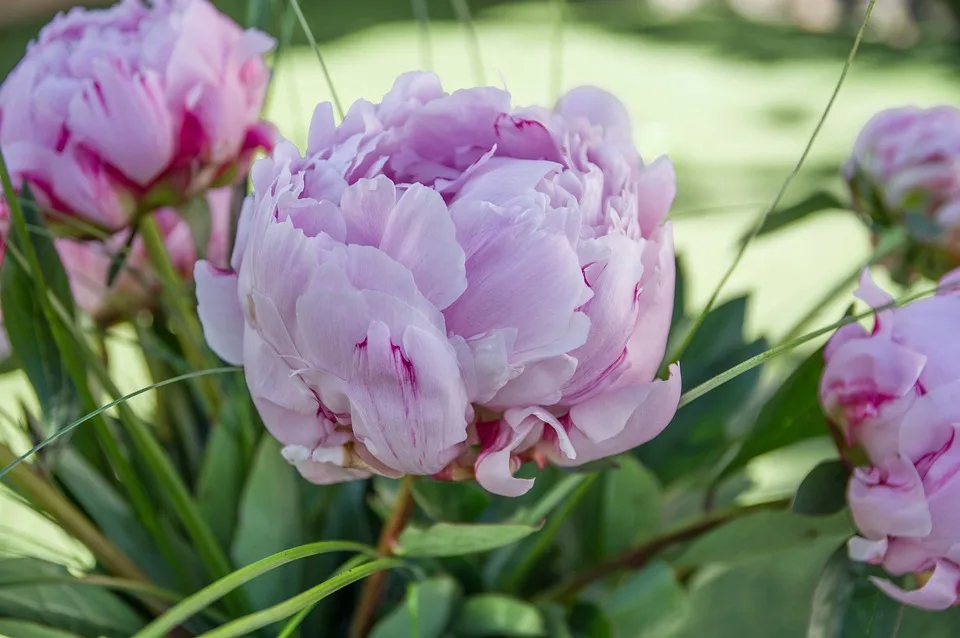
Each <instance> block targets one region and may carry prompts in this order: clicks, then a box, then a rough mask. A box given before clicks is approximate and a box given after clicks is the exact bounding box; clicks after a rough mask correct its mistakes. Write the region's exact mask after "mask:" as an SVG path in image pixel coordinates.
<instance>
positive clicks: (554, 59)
mask: <svg viewBox="0 0 960 638" xmlns="http://www.w3.org/2000/svg"><path fill="white" fill-rule="evenodd" d="M553 12H554V17H553V38H552V39H551V41H550V95H551V97H552V99H553V100H554V101H556V100H559V99H560V92H561V91H563V32H564V29H565V27H566V17H567V2H566V0H553Z"/></svg>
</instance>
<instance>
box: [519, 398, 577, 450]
mask: <svg viewBox="0 0 960 638" xmlns="http://www.w3.org/2000/svg"><path fill="white" fill-rule="evenodd" d="M503 420H504V421H506V422H507V423H508V424H510V426H511V427H512V428H514V429H519V428H520V427H521V425H522V424H523V423H524V422H525V421H528V420H533V421H534V422H535V423H543V424H544V425H549V426H550V427H551V428H552V429H553V431H554V433H555V434H556V436H557V446H558V447H559V448H560V451H561V452H563V455H564V456H566V457H567V458H568V459H576V458H577V452H576V450H574V449H573V445H572V444H571V442H570V438H569V437H568V436H567V431H566V429H565V428H564V427H563V425H561V424H560V421H559V420H558V419H557V417H555V416H554V415H552V414H551V413H550V412H548V411H546V410H544V409H543V408H541V407H539V406H535V407H530V408H511V409H509V410H507V411H506V412H504V413H503Z"/></svg>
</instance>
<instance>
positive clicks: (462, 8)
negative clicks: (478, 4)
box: [450, 0, 487, 85]
mask: <svg viewBox="0 0 960 638" xmlns="http://www.w3.org/2000/svg"><path fill="white" fill-rule="evenodd" d="M450 4H451V5H452V6H453V12H454V13H456V14H457V18H458V19H459V20H460V22H462V23H463V28H464V29H465V30H466V32H467V50H468V51H469V52H470V64H471V66H473V75H474V78H475V80H476V82H477V84H478V85H483V84H484V83H485V82H486V77H487V74H486V72H485V71H484V69H483V55H482V54H481V53H480V40H479V39H478V38H477V31H476V29H475V28H474V25H473V17H472V16H471V15H470V5H468V4H467V0H450Z"/></svg>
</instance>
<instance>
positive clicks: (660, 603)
mask: <svg viewBox="0 0 960 638" xmlns="http://www.w3.org/2000/svg"><path fill="white" fill-rule="evenodd" d="M600 606H601V608H602V609H603V611H604V614H605V616H606V617H607V618H608V619H609V620H610V624H611V626H612V627H613V634H614V635H615V636H632V637H634V638H658V637H659V636H669V635H672V634H673V632H674V631H675V630H676V629H677V627H678V626H679V625H680V624H681V623H682V622H683V619H684V617H685V616H686V614H687V612H688V609H689V601H688V600H687V595H686V593H685V592H684V590H683V587H681V586H680V583H678V582H677V580H676V577H675V576H674V573H673V570H672V569H671V568H670V566H669V565H667V564H666V563H664V562H662V561H657V562H655V563H653V564H651V565H649V566H648V567H646V568H645V569H643V570H642V571H640V572H636V573H634V574H631V576H630V577H629V578H628V579H626V580H625V581H623V582H622V583H621V584H620V585H618V586H617V588H616V589H614V590H613V592H612V593H610V594H609V595H608V596H601V598H600Z"/></svg>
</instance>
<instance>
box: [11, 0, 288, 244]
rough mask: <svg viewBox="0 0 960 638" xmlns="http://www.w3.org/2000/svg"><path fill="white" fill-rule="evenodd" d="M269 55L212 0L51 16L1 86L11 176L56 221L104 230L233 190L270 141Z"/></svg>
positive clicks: (257, 36) (267, 43)
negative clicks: (208, 193) (266, 102)
mask: <svg viewBox="0 0 960 638" xmlns="http://www.w3.org/2000/svg"><path fill="white" fill-rule="evenodd" d="M272 46H273V41H272V39H271V38H270V37H268V36H267V35H265V34H263V33H260V32H258V31H254V30H247V31H244V30H242V29H241V28H240V27H239V26H238V25H237V24H235V23H234V22H232V21H231V20H230V19H229V18H228V17H226V16H224V15H223V14H221V13H219V12H218V11H217V10H216V9H215V8H214V7H213V5H212V4H211V3H210V2H209V1H208V0H154V1H153V2H152V3H151V4H150V5H149V6H147V5H145V4H143V3H142V2H141V1H140V0H123V1H122V2H120V3H119V4H117V5H115V6H113V7H111V8H109V9H103V10H85V9H80V8H76V9H73V10H71V11H70V12H69V13H67V14H65V15H60V16H58V17H57V18H55V19H54V20H53V21H52V22H51V23H50V24H48V25H47V26H46V27H45V28H44V29H43V30H42V31H41V32H40V35H39V37H38V39H37V41H36V42H33V43H32V44H31V45H30V47H29V49H28V51H27V54H26V56H25V57H24V58H23V59H22V60H21V61H20V63H19V64H18V65H17V67H16V69H14V71H13V72H12V73H11V74H10V76H9V77H8V78H7V79H6V81H5V82H4V83H3V86H2V87H0V147H2V150H3V154H4V157H5V159H6V162H7V165H8V167H9V169H10V172H11V174H13V176H14V178H15V180H17V181H18V182H19V181H21V180H25V181H26V182H28V183H29V184H30V186H31V188H32V190H33V191H34V194H35V195H36V197H37V199H38V200H39V201H40V203H41V204H42V205H44V206H45V207H47V208H48V209H51V210H53V211H54V212H55V213H58V214H55V215H51V216H50V220H49V221H50V222H51V223H53V222H57V221H58V220H63V219H64V217H68V218H69V217H75V218H79V219H80V220H82V221H84V222H86V223H92V224H94V225H96V226H98V227H100V228H102V229H106V230H111V231H113V230H118V229H120V228H122V227H124V226H126V225H127V224H128V223H129V222H130V221H131V220H132V219H134V218H135V216H136V215H138V214H140V213H144V212H147V211H150V210H153V209H155V208H158V207H161V206H167V205H178V204H180V203H182V202H184V201H186V200H187V199H190V198H192V197H194V196H196V195H199V194H201V193H202V192H203V191H205V190H206V189H207V188H208V187H212V186H213V187H215V186H220V185H224V184H227V183H230V182H232V181H234V180H235V179H236V178H237V177H238V176H240V175H242V174H244V173H245V172H246V168H247V165H248V164H249V162H250V161H251V158H252V154H253V152H254V151H255V150H257V149H259V148H267V147H269V146H270V145H271V143H272V139H273V135H274V134H273V129H272V127H271V126H270V125H269V124H267V123H265V122H261V121H260V119H259V117H260V109H261V106H262V104H263V99H264V92H265V89H266V85H267V80H268V78H269V72H268V69H267V67H266V65H265V64H264V61H263V54H264V53H265V52H267V51H268V50H270V49H271V48H272ZM67 221H68V222H69V220H67ZM63 230H64V232H70V233H72V234H79V233H82V232H83V231H82V229H79V230H78V227H77V223H76V222H73V223H65V224H64V225H63Z"/></svg>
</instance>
